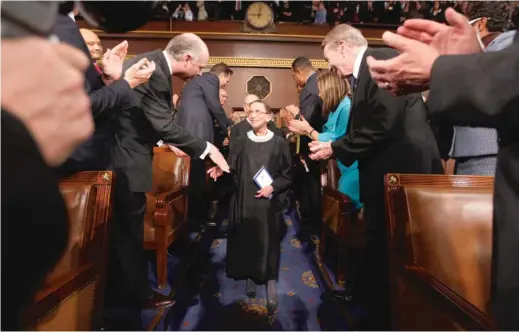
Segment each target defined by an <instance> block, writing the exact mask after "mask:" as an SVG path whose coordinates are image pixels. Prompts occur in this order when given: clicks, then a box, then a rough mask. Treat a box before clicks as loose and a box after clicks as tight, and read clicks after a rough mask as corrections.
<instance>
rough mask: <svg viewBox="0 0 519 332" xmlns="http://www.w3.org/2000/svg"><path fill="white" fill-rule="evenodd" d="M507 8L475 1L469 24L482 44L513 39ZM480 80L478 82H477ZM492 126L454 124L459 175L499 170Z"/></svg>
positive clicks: (489, 48) (495, 47) (500, 45)
mask: <svg viewBox="0 0 519 332" xmlns="http://www.w3.org/2000/svg"><path fill="white" fill-rule="evenodd" d="M508 13H509V11H508V8H507V4H506V3H504V2H474V3H473V4H472V6H471V10H470V12H469V15H468V16H469V20H470V22H469V23H470V24H471V25H472V26H473V27H474V29H475V30H476V32H477V34H478V40H479V42H480V45H481V48H482V49H483V50H484V51H485V52H495V51H500V50H502V49H505V48H507V47H508V46H510V45H511V44H512V42H513V39H514V36H515V33H516V32H515V31H509V32H506V33H503V31H505V29H506V28H507V27H508V23H509V20H508ZM474 84H479V82H474ZM497 139H498V137H497V131H496V130H495V129H493V128H481V127H467V126H455V127H454V137H453V141H452V147H451V152H450V155H451V157H452V158H453V159H455V160H456V166H455V170H454V173H455V174H456V175H490V176H493V175H494V174H495V171H496V162H497V152H498V142H497Z"/></svg>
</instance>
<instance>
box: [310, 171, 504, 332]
mask: <svg viewBox="0 0 519 332" xmlns="http://www.w3.org/2000/svg"><path fill="white" fill-rule="evenodd" d="M325 176H326V181H325V182H326V183H325V185H324V186H323V194H322V207H323V231H322V234H321V238H320V240H319V245H318V251H317V262H318V265H319V267H320V270H321V272H322V274H323V276H324V277H325V280H327V281H328V284H329V286H331V287H332V289H334V288H335V289H336V288H342V287H344V284H345V280H346V279H347V271H346V269H345V265H346V262H345V260H344V257H343V255H344V253H345V252H346V251H347V250H349V249H351V248H362V246H363V241H362V238H363V230H364V223H363V221H362V219H359V218H358V217H357V215H356V213H355V212H354V211H355V210H354V208H353V206H352V203H351V201H350V199H349V198H348V197H347V196H346V195H344V194H341V193H340V192H338V191H337V182H338V178H339V176H340V174H339V170H338V169H337V165H336V163H335V161H329V162H328V164H327V167H326V168H325ZM493 185H494V179H493V177H485V176H453V175H411V174H387V175H386V179H385V195H386V215H387V223H388V224H387V230H388V253H389V279H390V284H391V310H392V329H393V330H467V329H477V330H492V329H495V328H494V325H493V322H492V319H491V318H490V313H489V302H490V266H491V256H492V209H493V201H492V196H493ZM330 242H332V243H333V246H332V247H331V248H332V249H334V250H335V251H336V252H337V255H336V257H337V260H336V264H335V266H336V270H335V271H333V275H332V274H330V273H329V272H328V271H329V270H328V269H327V268H325V266H324V265H325V264H324V263H323V261H324V260H325V258H326V255H327V254H328V253H329V251H327V250H326V249H328V250H329V249H330V245H329V244H330ZM334 276H335V280H334V279H333V277H334Z"/></svg>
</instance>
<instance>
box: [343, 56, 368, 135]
mask: <svg viewBox="0 0 519 332" xmlns="http://www.w3.org/2000/svg"><path fill="white" fill-rule="evenodd" d="M370 54H371V50H370V49H369V48H368V49H366V51H365V52H364V55H363V56H362V61H361V62H360V67H359V72H358V75H357V82H356V84H355V91H353V92H352V94H351V112H350V114H351V115H350V121H349V122H348V132H349V131H350V130H351V129H352V128H353V125H354V122H355V121H353V117H354V115H355V114H354V113H353V112H354V110H355V100H356V99H357V98H359V97H360V95H359V96H357V95H358V94H360V93H363V91H362V92H361V91H360V90H363V89H362V84H363V83H364V80H365V77H364V76H365V75H362V73H363V71H364V69H367V64H366V58H367V57H368V55H370ZM359 87H360V88H359Z"/></svg>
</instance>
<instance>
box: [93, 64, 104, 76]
mask: <svg viewBox="0 0 519 332" xmlns="http://www.w3.org/2000/svg"><path fill="white" fill-rule="evenodd" d="M94 67H96V70H97V73H98V74H99V75H103V71H102V70H101V67H99V65H98V64H97V63H95V62H94Z"/></svg>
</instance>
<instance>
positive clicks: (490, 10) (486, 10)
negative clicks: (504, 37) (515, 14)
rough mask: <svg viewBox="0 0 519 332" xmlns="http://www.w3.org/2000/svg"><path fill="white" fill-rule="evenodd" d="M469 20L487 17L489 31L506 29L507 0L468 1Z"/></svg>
mask: <svg viewBox="0 0 519 332" xmlns="http://www.w3.org/2000/svg"><path fill="white" fill-rule="evenodd" d="M468 17H469V20H473V19H476V18H479V17H486V18H487V29H488V31H490V32H498V31H506V30H507V29H508V27H509V25H510V7H509V6H508V2H507V1H474V2H471V3H470V10H469V13H468Z"/></svg>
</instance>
